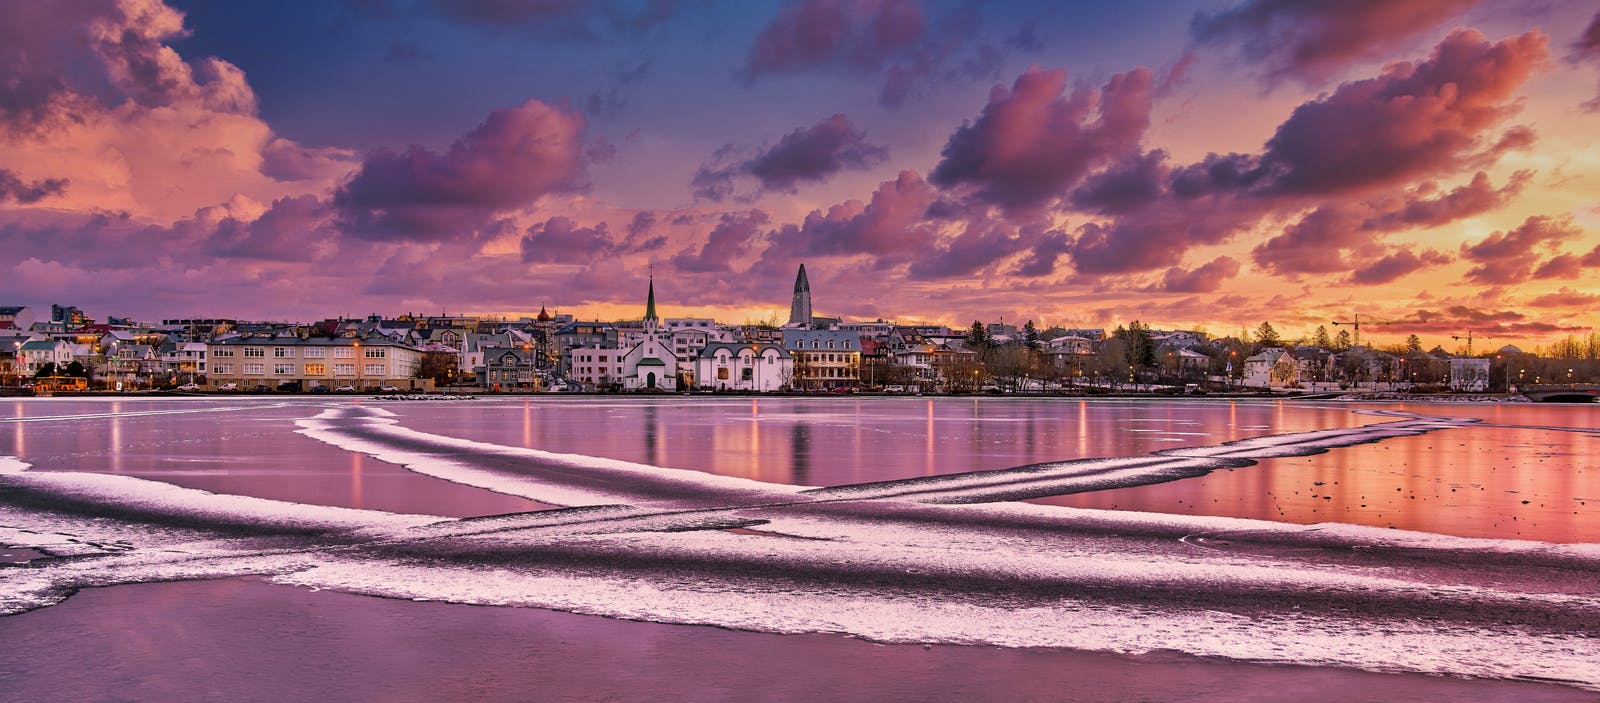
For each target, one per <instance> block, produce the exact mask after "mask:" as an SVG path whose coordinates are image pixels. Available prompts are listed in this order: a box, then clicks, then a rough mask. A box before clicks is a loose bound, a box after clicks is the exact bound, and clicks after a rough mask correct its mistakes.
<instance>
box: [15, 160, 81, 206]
mask: <svg viewBox="0 0 1600 703" xmlns="http://www.w3.org/2000/svg"><path fill="white" fill-rule="evenodd" d="M66 189H67V179H65V178H46V179H44V180H42V181H32V182H26V181H23V180H22V179H21V178H19V177H18V176H17V174H16V173H15V172H13V171H11V170H9V169H4V168H0V203H4V202H6V201H8V200H9V201H11V202H14V203H18V204H20V205H32V204H33V203H36V202H39V201H40V200H44V199H45V198H48V197H50V196H53V195H61V194H62V193H63V192H65V191H66Z"/></svg>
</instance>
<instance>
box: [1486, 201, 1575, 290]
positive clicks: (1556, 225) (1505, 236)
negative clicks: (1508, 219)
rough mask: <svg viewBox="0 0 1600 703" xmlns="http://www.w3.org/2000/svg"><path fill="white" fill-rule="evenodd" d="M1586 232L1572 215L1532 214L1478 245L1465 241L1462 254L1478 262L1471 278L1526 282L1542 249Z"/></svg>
mask: <svg viewBox="0 0 1600 703" xmlns="http://www.w3.org/2000/svg"><path fill="white" fill-rule="evenodd" d="M1582 234H1583V230H1581V229H1579V228H1578V226H1577V225H1575V224H1573V223H1572V218H1571V217H1541V216H1535V217H1529V218H1528V219H1527V220H1525V221H1523V223H1522V224H1521V225H1520V226H1518V227H1517V228H1516V229H1513V230H1510V231H1506V232H1495V233H1494V234H1491V235H1489V236H1488V237H1485V238H1484V239H1483V240H1482V241H1479V242H1478V243H1476V244H1462V245H1461V255H1462V257H1463V258H1466V259H1469V260H1471V261H1474V262H1477V264H1478V265H1477V266H1475V267H1473V268H1472V269H1471V270H1469V271H1467V278H1468V279H1469V280H1472V281H1475V282H1478V283H1485V284H1490V285H1505V284H1512V283H1522V282H1524V281H1526V280H1528V279H1529V278H1530V277H1532V276H1533V267H1534V265H1535V264H1536V263H1537V262H1538V260H1539V250H1540V249H1550V248H1553V247H1555V246H1557V245H1559V244H1560V243H1561V242H1563V241H1565V240H1568V239H1572V238H1575V237H1579V236H1582Z"/></svg>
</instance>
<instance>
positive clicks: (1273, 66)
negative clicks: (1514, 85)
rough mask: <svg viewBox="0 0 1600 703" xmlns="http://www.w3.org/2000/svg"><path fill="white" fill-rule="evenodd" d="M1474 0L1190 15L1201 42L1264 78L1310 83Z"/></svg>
mask: <svg viewBox="0 0 1600 703" xmlns="http://www.w3.org/2000/svg"><path fill="white" fill-rule="evenodd" d="M1476 3H1477V0H1408V1H1407V2H1392V1H1390V0H1346V1H1345V2H1338V3H1327V2H1319V1H1318V0H1247V2H1244V3H1242V4H1240V5H1238V6H1236V7H1233V8H1231V9H1228V10H1224V11H1222V12H1216V13H1210V12H1201V13H1199V14H1196V15H1195V16H1194V18H1193V19H1191V20H1190V22H1189V32H1190V35H1191V36H1192V37H1193V38H1194V39H1195V41H1196V42H1199V43H1201V44H1206V45H1211V46H1220V47H1224V48H1227V49H1232V50H1233V51H1234V52H1235V53H1236V54H1237V55H1238V57H1239V58H1240V59H1241V60H1242V61H1243V62H1244V63H1245V64H1247V65H1249V66H1251V67H1255V68H1259V69H1261V70H1262V71H1263V72H1264V74H1265V75H1264V78H1265V79H1266V80H1267V81H1268V82H1269V83H1277V82H1279V81H1282V80H1284V79H1291V78H1292V79H1295V80H1299V81H1302V82H1304V83H1307V84H1311V85H1315V84H1318V83H1321V82H1323V81H1326V80H1327V79H1329V78H1332V77H1334V76H1335V75H1336V74H1337V73H1338V72H1339V71H1342V70H1344V69H1345V68H1346V67H1348V66H1350V65H1351V64H1353V63H1355V62H1357V61H1363V60H1369V59H1375V58H1380V57H1382V56H1384V54H1385V53H1386V52H1389V51H1393V50H1395V49H1398V48H1402V47H1403V45H1404V44H1405V42H1407V41H1409V40H1411V39H1412V38H1414V37H1416V36H1418V35H1420V34H1422V33H1424V32H1428V31H1432V30H1433V29H1435V28H1436V27H1438V26H1439V25H1440V23H1442V22H1444V21H1446V20H1448V19H1450V18H1451V17H1455V16H1457V15H1459V14H1461V13H1462V12H1463V11H1465V10H1466V9H1467V8H1469V7H1471V6H1473V5H1474V4H1476Z"/></svg>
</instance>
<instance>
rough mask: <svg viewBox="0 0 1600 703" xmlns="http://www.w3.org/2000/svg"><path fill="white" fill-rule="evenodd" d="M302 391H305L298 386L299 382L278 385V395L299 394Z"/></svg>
mask: <svg viewBox="0 0 1600 703" xmlns="http://www.w3.org/2000/svg"><path fill="white" fill-rule="evenodd" d="M302 390H305V389H304V388H303V387H302V386H301V385H300V382H299V381H288V382H285V383H280V384H278V392H279V393H299V392H300V391H302Z"/></svg>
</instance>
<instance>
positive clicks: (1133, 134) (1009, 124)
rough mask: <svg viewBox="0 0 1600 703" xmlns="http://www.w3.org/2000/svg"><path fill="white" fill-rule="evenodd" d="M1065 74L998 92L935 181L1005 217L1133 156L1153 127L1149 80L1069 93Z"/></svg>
mask: <svg viewBox="0 0 1600 703" xmlns="http://www.w3.org/2000/svg"><path fill="white" fill-rule="evenodd" d="M1066 80H1067V75H1066V72H1065V71H1042V70H1037V69H1032V70H1029V71H1028V72H1027V73H1024V74H1022V75H1021V76H1019V77H1018V78H1017V80H1016V82H1015V83H1014V84H1013V85H1012V87H1011V89H1010V90H1006V89H1005V88H1001V87H996V88H995V89H994V90H993V91H991V92H990V94H989V103H988V105H986V106H985V107H984V109H983V113H982V114H981V115H980V116H979V117H978V119H977V121H975V122H969V123H966V124H964V125H962V126H961V128H960V129H958V130H956V132H955V134H953V135H951V137H950V141H949V142H948V143H947V144H945V147H944V152H943V156H942V158H941V160H940V162H939V165H938V166H937V167H935V168H934V170H933V173H932V174H931V175H930V177H929V180H930V181H932V182H933V183H935V184H937V185H939V186H941V187H944V188H955V187H968V188H971V189H972V190H973V192H974V195H975V196H976V197H977V198H979V199H980V200H982V201H984V202H988V203H991V204H995V205H999V206H1001V207H1003V208H1006V209H1007V210H1016V211H1024V210H1031V209H1036V208H1038V207H1041V206H1043V205H1045V204H1047V203H1049V202H1050V201H1052V200H1054V199H1056V198H1058V197H1061V196H1063V195H1065V194H1066V193H1067V191H1068V189H1069V188H1070V187H1071V186H1073V185H1075V184H1077V183H1078V182H1079V181H1080V180H1082V179H1083V177H1084V175H1085V174H1087V173H1088V172H1089V171H1090V170H1091V169H1093V168H1095V167H1097V166H1100V165H1103V164H1105V163H1108V162H1109V161H1110V160H1112V159H1114V158H1117V157H1120V156H1124V155H1127V154H1130V153H1134V152H1136V151H1137V149H1138V145H1139V140H1140V139H1141V138H1142V137H1143V136H1144V132H1145V130H1146V129H1147V128H1148V127H1149V126H1150V101H1151V80H1152V79H1151V73H1150V71H1149V69H1144V68H1140V69H1135V70H1133V71H1129V72H1127V73H1122V74H1118V75H1115V76H1112V78H1111V80H1110V81H1108V82H1107V83H1106V85H1105V87H1104V88H1103V89H1101V90H1099V91H1095V90H1090V89H1078V90H1074V91H1072V92H1071V93H1070V94H1068V93H1066Z"/></svg>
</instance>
